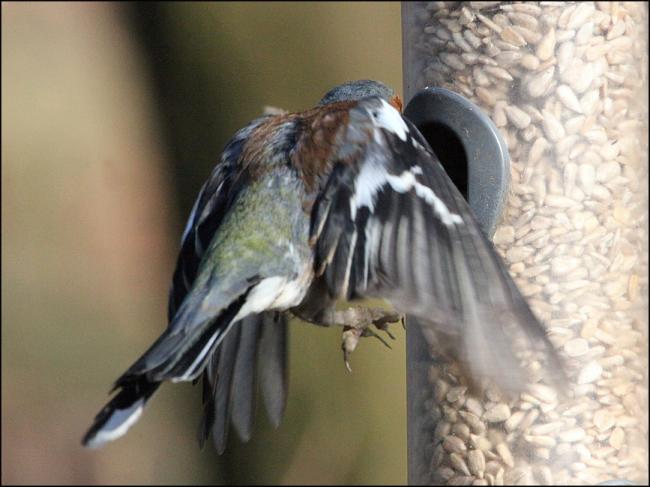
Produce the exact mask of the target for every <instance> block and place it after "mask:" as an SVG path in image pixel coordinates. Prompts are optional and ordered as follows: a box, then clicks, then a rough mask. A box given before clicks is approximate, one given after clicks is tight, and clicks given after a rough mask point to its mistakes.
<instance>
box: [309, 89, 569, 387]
mask: <svg viewBox="0 0 650 487" xmlns="http://www.w3.org/2000/svg"><path fill="white" fill-rule="evenodd" d="M391 110H393V109H392V108H391V107H389V106H388V105H387V104H386V103H385V102H382V101H381V100H379V99H367V100H364V101H361V102H360V103H359V105H358V106H357V107H356V108H354V109H352V112H354V113H352V112H351V114H350V125H351V126H350V127H349V130H348V133H349V138H348V140H346V138H345V137H344V138H343V140H342V141H341V149H340V150H341V152H342V153H345V154H355V157H354V158H352V160H350V158H348V159H347V160H342V161H341V162H339V163H337V164H336V165H335V167H334V169H333V171H332V176H331V177H330V179H329V181H327V183H326V185H325V187H324V189H323V191H322V193H321V195H320V196H319V197H318V198H317V199H316V206H315V208H314V211H313V213H312V217H313V222H314V224H313V225H312V227H311V229H312V235H311V238H312V240H313V241H315V242H316V249H317V250H316V251H317V255H318V256H319V257H320V260H319V263H320V264H321V265H325V266H326V268H325V273H324V276H325V279H326V282H327V285H328V287H329V292H330V294H331V295H332V296H338V297H343V296H344V297H347V298H348V299H352V298H355V297H380V298H385V299H388V300H389V301H390V302H391V303H392V304H393V305H394V306H395V307H396V308H397V309H398V310H401V311H403V312H407V313H409V314H412V315H414V316H417V317H418V318H420V321H425V322H427V323H428V325H427V326H428V327H429V330H428V331H426V333H425V335H426V336H428V337H434V336H435V335H438V336H444V340H441V342H442V341H444V342H445V345H446V346H447V347H448V348H451V351H452V353H453V354H454V355H455V357H456V358H457V359H460V360H461V362H462V363H464V364H465V365H466V366H467V368H468V370H469V372H470V373H471V375H472V376H473V377H474V378H488V379H492V380H493V381H495V382H497V383H498V384H499V385H501V386H502V387H503V388H504V389H505V390H508V391H512V390H521V389H522V388H523V387H524V386H525V383H526V380H525V377H524V374H523V371H522V369H521V367H520V362H519V360H518V358H517V352H518V351H520V350H521V349H522V348H521V347H522V346H525V347H527V349H530V348H532V349H536V350H541V351H542V352H543V353H544V354H545V356H546V357H547V358H548V359H549V362H550V367H549V368H550V369H552V370H553V371H554V373H555V374H556V376H555V377H554V378H555V379H559V381H560V382H561V381H562V378H563V368H562V365H561V362H560V359H559V357H558V355H557V353H556V352H555V350H554V349H553V347H552V345H551V343H550V341H549V340H548V337H547V335H546V332H545V329H544V327H543V326H542V324H541V323H540V322H539V321H538V320H537V318H535V316H534V314H533V313H532V312H531V310H530V308H529V306H528V305H527V303H526V301H525V299H524V298H523V296H522V295H521V293H520V292H519V290H518V289H517V287H516V286H515V284H514V282H513V281H512V278H511V277H510V275H509V274H508V272H507V270H506V267H505V265H504V263H503V262H502V260H501V258H500V257H499V255H498V254H497V253H496V251H495V250H494V248H493V246H492V244H491V243H490V242H489V240H488V239H487V237H486V236H485V235H484V234H483V233H482V231H481V230H480V227H479V225H478V223H477V221H476V219H475V217H474V215H473V213H472V211H471V209H470V208H469V206H468V204H467V203H466V201H465V200H464V198H463V197H462V195H461V194H460V192H459V191H458V190H457V188H456V187H455V186H454V184H453V183H452V181H451V180H450V179H449V177H448V176H447V174H446V173H445V171H444V169H443V167H442V165H441V164H440V162H439V161H438V159H437V158H436V156H435V154H434V153H433V152H432V151H431V149H430V147H429V146H428V144H427V143H426V141H425V140H424V138H423V137H422V135H421V134H420V133H419V132H418V131H417V129H416V128H415V127H414V126H413V125H412V124H410V123H409V122H408V121H406V120H404V119H403V118H401V116H399V115H398V114H397V112H396V111H394V110H393V112H394V113H393V112H391ZM362 133H365V134H367V139H366V140H364V141H360V137H359V134H362ZM352 144H357V145H358V146H359V147H358V148H357V150H351V149H350V145H352ZM321 205H323V208H326V211H324V210H323V208H321ZM355 209H356V211H355ZM355 235H356V245H355V246H354V255H353V258H352V259H349V257H350V254H349V252H350V243H351V241H352V240H354V238H355V237H354V236H355ZM334 247H335V248H334ZM319 252H320V254H319ZM324 257H327V258H324ZM350 260H351V263H350V264H349V265H350V266H351V268H348V265H347V264H348V262H349V261H350ZM434 331H435V333H432V332H434ZM522 339H524V340H527V343H524V342H522Z"/></svg>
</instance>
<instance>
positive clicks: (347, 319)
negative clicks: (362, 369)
mask: <svg viewBox="0 0 650 487" xmlns="http://www.w3.org/2000/svg"><path fill="white" fill-rule="evenodd" d="M336 314H337V315H338V316H337V317H336V318H337V320H336V321H337V322H338V323H339V324H341V325H342V326H343V343H342V344H341V348H342V350H343V361H344V362H345V367H346V368H347V369H348V371H350V372H352V368H351V367H350V361H349V359H350V354H351V353H352V352H353V351H354V350H355V349H356V348H357V345H358V344H359V339H360V338H361V337H368V336H371V337H375V338H377V339H378V340H379V341H380V342H381V343H383V344H384V345H386V346H387V347H388V348H391V346H390V345H389V344H388V342H387V341H386V340H385V339H384V338H383V337H382V336H381V335H379V334H378V333H377V332H376V331H374V330H373V329H372V328H370V327H371V326H374V327H375V328H377V330H379V331H383V332H384V333H386V335H388V337H389V338H390V339H391V340H395V337H394V336H393V334H392V333H391V332H390V331H388V325H390V324H392V323H397V322H398V321H401V322H402V325H403V324H404V317H403V316H402V315H400V314H399V313H396V312H394V311H387V310H385V309H383V308H349V309H346V310H344V311H337V312H336Z"/></svg>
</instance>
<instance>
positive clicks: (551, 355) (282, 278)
mask: <svg viewBox="0 0 650 487" xmlns="http://www.w3.org/2000/svg"><path fill="white" fill-rule="evenodd" d="M401 108H402V102H401V100H400V98H399V96H397V95H396V94H395V93H394V91H393V90H392V89H391V88H389V87H388V86H386V85H384V84H383V83H380V82H377V81H371V80H360V81H353V82H348V83H344V84H342V85H339V86H337V87H335V88H333V89H332V90H330V91H329V92H328V93H327V94H326V95H325V96H324V97H323V98H322V99H321V100H320V102H319V103H318V105H317V106H316V107H315V108H312V109H309V110H306V111H303V112H298V113H282V112H275V113H273V114H268V115H265V116H263V117H260V118H257V119H255V120H253V121H252V122H250V123H249V124H248V125H247V126H246V127H244V128H242V129H241V130H239V131H238V132H237V133H236V134H235V135H234V136H233V138H232V139H231V140H230V141H229V142H228V143H227V145H226V147H225V148H224V150H223V153H222V155H221V160H220V162H219V163H218V164H217V165H216V167H215V168H214V170H213V171H212V174H211V175H210V177H209V179H208V180H207V181H206V183H205V184H204V185H203V187H202V189H201V190H200V192H199V195H198V197H197V199H196V203H195V204H194V207H193V209H192V211H191V214H190V216H189V220H188V222H187V225H186V227H185V230H184V232H183V234H182V240H181V241H182V243H181V250H180V253H179V256H178V261H177V264H176V270H175V272H174V276H173V282H172V286H171V290H170V294H169V309H168V319H169V324H168V327H167V329H166V330H165V331H164V332H163V333H162V335H160V337H159V338H158V339H157V340H156V341H155V342H154V343H153V344H152V345H151V347H149V349H148V350H147V351H146V352H145V353H144V354H143V355H142V356H141V357H140V358H139V359H137V360H136V361H135V363H134V364H133V365H131V367H129V368H128V369H127V370H126V372H124V374H122V376H121V377H119V378H118V379H117V381H116V382H115V385H114V388H113V391H116V392H117V393H116V395H115V396H114V397H113V398H112V399H111V400H110V402H109V403H108V404H107V405H106V406H105V407H104V408H103V409H102V410H101V411H100V412H99V414H98V415H97V416H96V418H95V420H94V423H93V424H92V426H91V428H90V429H89V431H88V432H87V433H86V435H85V436H84V438H83V444H84V445H85V446H88V447H98V446H101V445H103V444H105V443H107V442H109V441H112V440H115V439H116V438H119V437H120V436H122V435H124V434H125V433H126V431H127V430H128V429H129V428H130V427H131V426H132V425H133V424H134V423H135V422H136V421H137V420H138V418H139V417H140V415H141V413H142V411H143V408H144V407H145V404H146V403H147V401H148V400H149V399H150V398H151V396H152V395H153V394H154V393H155V392H156V390H157V389H158V387H159V386H160V385H161V384H162V383H163V382H164V381H167V380H169V381H172V382H177V381H196V380H199V379H200V378H202V381H203V417H202V420H201V424H200V428H199V442H200V444H201V445H203V443H204V442H205V441H206V439H207V438H208V437H209V435H210V434H212V438H213V442H214V444H215V446H216V448H217V450H218V452H219V453H221V452H223V451H224V449H225V446H226V439H227V434H228V429H229V424H230V423H232V424H233V426H234V427H235V429H236V430H237V432H238V434H239V436H240V438H241V439H242V440H243V441H248V440H249V439H250V437H251V434H252V429H253V416H254V407H255V401H256V395H257V388H258V384H259V388H260V389H261V394H262V396H263V398H264V402H265V405H266V409H267V413H268V416H269V418H270V420H271V422H272V423H273V424H274V425H275V426H277V425H278V424H279V423H280V420H281V418H282V414H283V411H284V408H285V404H286V395H287V333H288V330H287V320H288V318H289V317H290V316H292V315H293V316H296V317H299V318H301V319H302V320H304V321H307V322H310V323H314V324H318V325H325V326H333V325H340V326H343V330H344V333H343V345H342V348H343V351H344V358H345V362H346V365H348V358H349V354H350V352H351V351H352V350H354V348H355V347H356V345H357V343H358V341H359V338H360V337H361V336H368V335H376V333H375V332H374V331H372V328H371V327H373V326H374V327H376V328H378V329H380V330H385V331H386V329H387V325H388V324H389V323H393V322H397V321H399V320H400V318H401V316H402V313H408V314H409V315H412V316H415V317H417V318H418V321H419V322H420V323H422V325H421V326H423V328H426V330H424V331H425V332H426V333H425V336H426V337H427V339H429V340H430V343H431V344H432V345H433V346H439V347H441V348H445V349H449V350H450V351H449V353H451V354H452V355H453V356H454V357H455V358H456V359H457V360H459V361H460V362H461V363H462V364H463V365H464V367H465V368H466V370H467V372H468V374H469V375H470V376H471V377H473V378H475V379H477V380H491V381H493V382H494V383H496V384H497V385H498V386H500V387H501V388H503V389H505V390H521V389H522V388H523V387H525V385H526V375H525V371H524V369H522V367H521V365H520V360H519V358H518V352H517V350H518V347H519V345H517V344H521V343H522V342H521V339H522V337H523V340H524V342H525V343H527V344H528V345H529V346H530V347H531V348H535V349H537V350H540V351H541V353H543V354H544V356H545V357H546V358H547V359H548V360H549V363H550V364H551V366H552V367H553V368H555V369H559V368H561V364H560V363H559V358H558V356H557V354H556V352H555V351H554V349H553V347H552V345H551V342H550V341H549V339H548V337H547V335H546V332H545V329H544V327H543V325H542V324H541V323H540V322H539V321H538V319H537V318H536V317H535V315H534V314H533V313H532V312H531V310H530V308H529V306H528V305H527V303H526V301H525V299H524V298H523V297H522V295H521V293H520V292H519V291H518V289H517V287H516V285H515V284H514V282H513V281H512V279H511V277H510V276H509V274H508V272H507V270H506V267H505V265H504V263H503V262H502V260H501V258H500V257H499V255H498V254H497V253H496V251H495V250H494V248H493V246H492V244H491V243H490V241H489V240H488V238H487V237H486V236H485V235H484V234H483V233H482V231H481V230H480V227H479V225H478V224H477V221H476V219H475V217H474V215H473V213H472V211H471V209H470V208H469V206H468V205H467V203H466V201H465V200H464V198H463V196H462V195H461V194H460V193H459V191H458V190H457V189H456V187H455V186H454V184H453V183H452V181H451V180H450V179H449V177H448V176H447V174H446V173H445V171H444V169H443V168H442V166H441V164H440V162H439V160H438V158H437V157H436V155H435V154H434V152H433V151H432V149H431V147H430V146H429V144H428V143H427V141H426V140H425V138H424V137H423V136H422V135H421V134H420V132H419V131H418V130H417V128H416V127H415V126H414V125H413V124H412V123H411V122H409V121H408V120H407V119H405V118H404V117H403V116H402V115H401ZM364 298H381V299H383V300H385V301H387V302H388V303H390V304H391V305H392V307H393V308H394V310H395V311H391V310H382V309H379V308H372V309H368V308H365V307H364V306H363V304H362V303H363V301H362V300H363V299H364ZM345 302H347V303H348V304H349V305H350V306H349V307H348V308H347V309H343V310H337V307H336V304H337V303H339V307H340V303H345ZM359 303H361V304H359ZM515 335H516V336H515ZM348 366H349V365H348ZM258 376H259V377H258Z"/></svg>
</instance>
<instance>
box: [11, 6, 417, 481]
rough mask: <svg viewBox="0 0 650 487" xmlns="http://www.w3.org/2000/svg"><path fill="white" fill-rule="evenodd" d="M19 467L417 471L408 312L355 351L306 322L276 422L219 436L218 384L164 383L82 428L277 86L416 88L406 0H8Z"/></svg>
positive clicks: (134, 477) (385, 474) (257, 472)
mask: <svg viewBox="0 0 650 487" xmlns="http://www.w3.org/2000/svg"><path fill="white" fill-rule="evenodd" d="M1 8H2V305H3V306H2V482H3V483H14V484H28V483H38V484H60V483H74V484H100V483H110V484H124V483H143V484H148V483H158V484H190V483H192V484H197V483H198V484H202V483H205V484H208V483H255V484H261V483H281V484H322V483H330V484H395V483H404V482H405V481H406V413H405V411H406V408H405V406H406V405H405V363H404V362H405V361H404V342H405V335H404V332H403V330H401V329H395V330H393V331H394V332H396V334H397V341H396V342H394V344H393V350H392V351H391V350H388V349H386V348H384V347H383V346H382V345H381V344H380V343H379V342H378V341H376V340H371V339H365V340H364V341H363V342H362V343H361V345H360V347H359V349H358V350H357V351H356V352H355V353H354V355H353V357H352V367H353V369H354V372H353V373H352V374H349V373H347V371H346V370H345V367H344V366H343V362H342V359H341V352H340V330H335V329H331V330H330V329H324V328H320V327H314V326H309V325H305V324H302V323H292V326H291V337H290V341H291V355H290V367H291V370H290V386H289V387H290V388H289V401H288V406H287V410H286V414H285V419H284V421H283V423H282V425H281V426H280V428H279V429H277V430H273V429H272V428H271V427H270V426H269V424H268V421H267V420H266V417H265V415H264V411H263V408H261V407H260V408H258V413H259V414H258V418H257V421H256V427H255V434H254V437H253V440H252V441H251V442H250V443H248V444H240V442H239V440H238V438H237V437H236V434H233V433H234V432H233V431H231V435H230V440H229V441H230V443H229V448H228V450H227V452H226V454H225V455H224V456H222V457H219V456H217V454H216V452H215V450H214V448H213V447H212V444H211V443H210V444H208V445H206V447H205V448H204V449H203V450H199V448H198V445H197V442H196V431H197V427H198V422H199V419H200V411H201V407H200V404H201V402H200V388H199V387H192V386H191V385H190V384H186V383H184V384H173V385H172V384H170V385H167V386H165V387H163V388H162V389H161V391H160V393H159V394H157V395H156V397H155V399H154V400H152V401H151V403H150V404H149V406H148V408H147V410H146V412H145V414H144V415H143V417H142V418H141V420H140V421H139V422H138V424H137V425H136V426H134V427H133V428H132V429H131V430H130V431H129V434H128V435H127V436H125V437H124V438H122V439H120V440H118V441H116V442H115V443H112V444H110V445H108V446H107V447H106V448H104V449H101V450H84V449H83V448H82V447H81V446H80V439H81V436H82V435H83V433H84V432H85V430H86V428H87V427H88V426H89V425H90V422H91V420H92V418H93V417H94V415H95V414H96V413H97V412H98V410H99V409H100V408H101V407H102V406H103V405H104V403H105V401H106V400H107V395H106V394H107V391H108V389H109V387H110V386H111V384H112V381H113V380H115V379H116V378H117V377H118V375H119V374H120V373H121V372H123V370H124V369H125V368H126V367H128V366H129V365H130V364H131V362H132V361H133V360H134V359H135V358H137V356H139V354H140V353H141V352H143V351H144V350H145V348H146V347H147V346H148V345H149V344H150V343H151V341H152V340H153V339H155V337H157V336H158V334H159V333H160V332H161V331H162V329H163V328H164V327H165V326H166V318H165V315H166V301H167V289H168V285H169V282H170V279H171V275H172V272H173V266H174V263H175V254H176V252H177V250H178V247H179V238H180V234H181V232H182V228H183V224H184V221H185V218H186V217H187V215H188V214H189V211H190V208H191V205H192V203H193V201H194V198H195V196H196V194H197V192H198V190H199V188H200V186H201V184H202V183H203V181H204V180H205V178H206V177H207V176H208V174H209V172H210V170H211V168H212V167H213V165H214V163H215V162H216V161H217V160H218V157H219V153H220V150H221V148H222V147H223V146H224V144H225V143H226V141H227V140H228V138H229V137H230V136H231V135H232V134H233V133H234V132H235V131H236V130H237V129H238V128H240V127H241V126H242V125H244V124H245V123H246V122H247V121H249V120H251V119H252V118H254V117H256V116H258V115H259V114H260V113H261V111H262V109H263V106H264V105H273V106H278V107H282V108H285V109H288V110H301V109H306V108H309V107H311V106H313V105H314V104H315V103H316V102H317V101H318V99H319V98H320V97H321V96H322V95H323V94H324V93H325V92H326V91H327V90H328V89H329V88H331V87H332V86H334V85H336V84H338V83H340V82H343V81H347V80H351V79H360V78H374V79H379V80H382V81H384V82H386V83H387V84H390V85H392V86H393V87H395V88H396V90H397V91H398V92H400V93H401V91H402V90H401V87H402V78H401V34H400V22H401V21H400V7H399V4H398V3H373V2H368V3H272V2H268V3H267V2H264V3H214V4H212V3H191V2H188V3H182V4H181V3H160V4H156V3H152V4H146V5H145V4H114V3H10V2H3V3H2V7H1Z"/></svg>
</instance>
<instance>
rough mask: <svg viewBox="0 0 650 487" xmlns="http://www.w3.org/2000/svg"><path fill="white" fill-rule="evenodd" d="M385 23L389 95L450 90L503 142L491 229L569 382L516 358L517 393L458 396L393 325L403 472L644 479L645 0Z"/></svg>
mask: <svg viewBox="0 0 650 487" xmlns="http://www.w3.org/2000/svg"><path fill="white" fill-rule="evenodd" d="M402 23H403V41H404V85H405V90H404V91H405V98H406V101H408V100H410V98H411V97H412V96H413V95H414V94H415V93H416V92H417V91H418V90H420V89H422V88H424V87H426V86H438V87H443V88H447V89H449V90H452V91H455V92H456V93H459V94H461V95H463V96H465V97H467V98H468V99H470V100H471V101H473V102H474V103H476V104H477V105H478V106H479V107H481V109H482V110H483V111H484V112H485V113H486V114H487V115H489V116H490V117H491V119H492V120H493V121H494V123H495V124H496V125H497V127H499V128H500V130H501V133H502V136H503V138H504V140H505V141H506V143H507V145H508V150H509V153H510V158H511V181H510V193H509V195H508V198H507V200H506V205H505V211H504V213H503V215H502V218H501V221H500V223H499V225H498V226H497V230H496V232H495V234H494V237H493V242H494V244H495V246H496V248H497V250H498V251H499V253H500V254H501V255H502V256H503V257H504V260H505V262H506V264H507V265H508V268H509V271H510V273H511V275H512V276H513V277H514V279H515V282H516V283H517V284H518V286H519V288H520V289H521V291H522V293H523V294H524V295H525V296H526V298H527V299H528V302H529V304H530V305H531V307H532V309H533V311H534V312H535V313H536V315H537V316H538V317H539V318H540V319H541V320H542V321H543V322H544V323H545V325H546V327H547V329H548V332H549V336H550V338H551V340H552V342H553V344H554V345H555V346H556V348H557V350H558V351H559V352H560V353H561V354H562V355H563V356H564V358H565V360H566V364H567V374H568V376H569V379H570V387H571V390H570V392H569V394H568V397H567V398H565V399H561V398H560V397H559V396H558V395H557V394H556V392H555V391H554V389H553V388H552V387H549V385H547V384H545V383H544V382H543V380H542V378H541V377H542V375H543V374H542V368H543V364H540V363H538V362H532V363H531V364H529V366H528V367H529V371H530V373H531V377H532V378H533V383H532V384H531V386H530V390H529V391H528V392H526V393H522V394H521V395H520V396H519V397H518V398H516V399H514V400H506V399H504V398H502V397H501V396H500V395H499V393H498V391H493V390H489V389H488V390H487V391H486V392H485V393H483V394H482V395H481V396H480V397H477V396H473V395H471V394H470V393H469V392H468V391H467V387H466V386H465V384H466V381H465V379H464V378H463V377H462V376H461V373H460V370H459V368H458V367H457V366H456V365H455V364H454V363H452V362H446V361H445V360H444V359H443V358H442V357H440V356H438V355H437V354H436V351H435V350H431V349H429V348H428V347H426V346H423V344H422V343H421V341H419V340H418V339H417V335H415V333H416V332H414V331H413V330H414V329H415V327H410V331H409V333H410V335H409V337H408V338H407V360H408V361H409V363H408V367H407V370H408V374H409V377H408V382H409V408H408V414H409V435H408V437H409V445H408V454H409V481H410V482H411V483H419V484H426V483H430V484H433V483H441V482H443V483H447V484H455V485H502V484H511V485H512V484H517V485H525V484H545V485H551V484H568V485H571V484H597V483H602V482H608V481H609V482H611V481H614V482H618V483H621V482H622V481H629V482H632V483H635V484H641V485H643V484H646V485H647V482H648V31H647V26H648V7H647V4H646V3H644V2H414V3H411V2H404V3H403V7H402ZM411 352H413V353H411Z"/></svg>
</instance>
